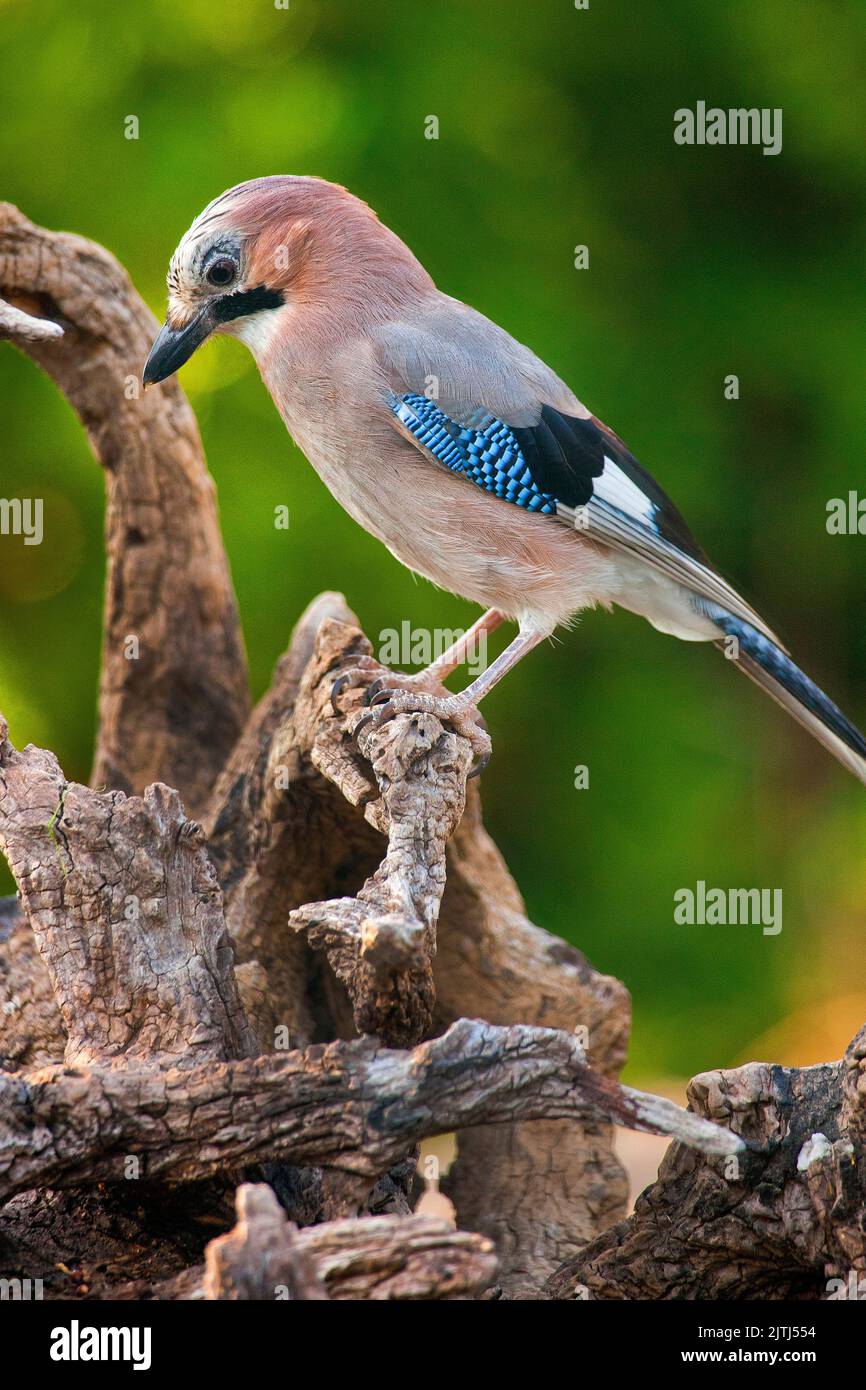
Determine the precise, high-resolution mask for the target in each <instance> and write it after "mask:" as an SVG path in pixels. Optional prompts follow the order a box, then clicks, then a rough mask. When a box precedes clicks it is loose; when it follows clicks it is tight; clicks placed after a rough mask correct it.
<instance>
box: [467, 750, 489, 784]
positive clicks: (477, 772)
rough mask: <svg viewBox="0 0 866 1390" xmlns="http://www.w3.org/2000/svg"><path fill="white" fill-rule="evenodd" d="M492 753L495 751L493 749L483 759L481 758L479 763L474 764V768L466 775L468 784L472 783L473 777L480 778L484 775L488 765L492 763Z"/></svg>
mask: <svg viewBox="0 0 866 1390" xmlns="http://www.w3.org/2000/svg"><path fill="white" fill-rule="evenodd" d="M492 751H493V750H492V749H489V750H488V751H487V752H486V753H485V754H484V755H483V757H480V758H479V759H478V762H477V763H473V765H472V767H471V768H470V769H469V771H468V772H467V774H466V781H467V782H471V781H472V778H473V777H480V776H481V774H482V772H483V771H484V769H485V768H486V766H487V764H488V763H489V762H490V758H491V754H492Z"/></svg>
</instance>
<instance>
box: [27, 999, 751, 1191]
mask: <svg viewBox="0 0 866 1390" xmlns="http://www.w3.org/2000/svg"><path fill="white" fill-rule="evenodd" d="M587 1116H590V1117H598V1116H606V1117H607V1118H608V1119H611V1120H615V1121H618V1122H619V1123H621V1124H626V1125H628V1126H630V1127H631V1128H633V1129H639V1130H644V1131H646V1132H647V1133H651V1134H672V1135H673V1134H675V1135H677V1136H679V1137H680V1138H682V1139H684V1140H685V1141H686V1142H687V1143H689V1144H692V1145H694V1146H696V1147H698V1148H701V1149H706V1150H707V1151H709V1152H711V1153H722V1154H727V1153H731V1152H735V1153H736V1152H739V1151H741V1150H742V1148H743V1145H742V1142H741V1141H740V1140H738V1139H737V1138H736V1137H735V1136H733V1135H731V1134H729V1133H728V1132H727V1131H726V1130H725V1129H723V1128H720V1127H719V1126H717V1125H713V1124H709V1123H707V1122H706V1121H704V1120H701V1119H699V1118H698V1117H696V1116H693V1115H690V1114H689V1113H688V1112H687V1111H685V1110H681V1109H680V1108H679V1107H678V1106H676V1105H674V1104H673V1103H672V1102H670V1101H666V1100H664V1099H661V1098H659V1097H657V1096H650V1095H645V1094H644V1093H642V1092H640V1091H634V1090H632V1089H631V1088H629V1087H627V1086H620V1085H618V1084H617V1083H616V1082H614V1081H610V1080H608V1079H607V1078H605V1077H600V1076H598V1075H597V1073H595V1072H593V1071H592V1070H591V1069H590V1068H589V1067H587V1065H586V1062H585V1059H584V1055H583V1050H582V1048H581V1047H580V1044H579V1043H578V1042H577V1041H576V1039H574V1038H572V1037H570V1036H569V1035H568V1034H565V1033H557V1032H555V1031H553V1030H550V1029H544V1028H529V1027H525V1026H515V1027H512V1028H498V1027H496V1026H494V1025H493V1024H488V1023H482V1022H480V1021H472V1020H468V1019H464V1020H463V1021H462V1022H460V1023H455V1024H453V1025H452V1026H451V1028H449V1030H448V1032H447V1033H444V1034H443V1035H442V1037H441V1038H434V1039H432V1041H430V1042H426V1043H421V1044H420V1045H419V1046H418V1047H416V1048H414V1049H413V1050H412V1051H410V1052H404V1051H398V1050H396V1049H386V1048H383V1047H381V1045H380V1044H378V1043H377V1042H375V1041H374V1040H373V1039H362V1040H359V1041H357V1042H335V1043H330V1044H329V1045H328V1046H326V1047H322V1046H318V1045H317V1046H314V1047H312V1048H306V1049H304V1050H303V1051H300V1052H290V1053H287V1054H286V1055H285V1056H270V1057H256V1058H253V1059H242V1060H240V1061H236V1062H225V1063H222V1064H220V1065H215V1064H213V1063H210V1064H208V1065H207V1066H195V1067H190V1068H188V1069H186V1070H183V1071H181V1070H168V1071H165V1070H160V1069H158V1068H157V1067H154V1066H141V1065H137V1064H135V1063H132V1064H130V1065H129V1066H126V1067H122V1068H120V1067H115V1068H114V1069H111V1070H109V1069H107V1068H97V1067H76V1068H70V1067H64V1068H46V1069H44V1070H42V1071H40V1072H36V1073H33V1074H32V1075H26V1074H16V1075H15V1076H11V1077H3V1076H0V1200H2V1199H3V1198H4V1197H8V1196H12V1195H13V1194H14V1193H16V1192H21V1191H24V1190H26V1189H27V1188H29V1187H34V1186H46V1187H54V1188H62V1187H72V1186H79V1185H81V1184H82V1183H88V1182H103V1183H111V1182H120V1183H122V1182H126V1181H127V1180H128V1178H127V1160H128V1159H129V1157H130V1155H133V1156H135V1157H136V1158H137V1160H138V1162H139V1170H140V1172H141V1175H142V1176H143V1177H145V1178H146V1179H148V1180H151V1181H152V1180H155V1179H157V1178H158V1179H162V1180H172V1181H186V1182H189V1181H193V1180H198V1179H201V1178H209V1177H212V1176H214V1175H215V1174H218V1173H225V1172H226V1171H232V1170H234V1169H235V1168H237V1167H238V1166H240V1165H242V1164H245V1163H253V1162H257V1161H265V1160H269V1159H283V1160H287V1161H289V1162H292V1163H295V1164H302V1165H307V1166H311V1167H317V1166H321V1167H325V1168H333V1169H336V1170H338V1172H340V1173H342V1174H344V1175H346V1176H347V1178H349V1179H350V1180H352V1182H353V1185H354V1189H355V1191H356V1194H357V1198H356V1200H357V1204H358V1206H360V1205H361V1203H362V1202H363V1201H364V1200H365V1199H366V1197H367V1194H368V1193H369V1191H370V1189H371V1187H372V1183H373V1181H374V1180H375V1179H376V1178H377V1177H379V1176H381V1174H383V1173H385V1172H386V1171H387V1170H388V1169H389V1168H390V1167H391V1166H392V1165H393V1164H394V1163H396V1162H399V1161H400V1159H401V1158H402V1157H403V1155H404V1154H405V1152H406V1150H407V1149H409V1148H411V1147H412V1145H414V1144H416V1143H417V1142H418V1141H419V1140H421V1139H424V1138H426V1137H428V1136H431V1135H435V1134H443V1133H447V1132H448V1131H449V1130H453V1129H462V1128H464V1127H466V1126H471V1125H476V1124H479V1123H485V1124H498V1123H510V1122H513V1121H516V1120H532V1119H542V1118H545V1117H552V1118H554V1119H573V1120H582V1119H585V1118H586V1117H587Z"/></svg>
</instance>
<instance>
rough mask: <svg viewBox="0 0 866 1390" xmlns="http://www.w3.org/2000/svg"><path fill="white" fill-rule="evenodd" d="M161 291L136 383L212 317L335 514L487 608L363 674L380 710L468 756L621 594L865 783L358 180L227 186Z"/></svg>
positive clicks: (633, 491)
mask: <svg viewBox="0 0 866 1390" xmlns="http://www.w3.org/2000/svg"><path fill="white" fill-rule="evenodd" d="M168 291H169V300H168V315H167V318H166V322H165V325H164V327H163V328H162V329H161V330H160V332H159V335H158V337H157V338H156V341H155V342H154V344H153V348H152V350H151V353H150V355H149V357H148V359H147V363H146V365H145V368H144V375H143V381H144V384H145V386H149V385H151V384H152V383H154V382H159V381H163V380H164V379H165V378H166V377H168V376H170V375H171V374H172V373H173V372H175V371H177V369H178V368H179V367H180V366H182V365H183V363H184V362H186V361H187V359H188V358H189V357H190V356H191V354H192V353H193V352H194V351H195V349H196V348H197V347H199V345H200V344H201V343H203V342H204V341H205V339H206V338H208V337H209V336H210V335H211V334H212V333H215V332H222V333H231V334H234V335H235V336H236V337H238V338H240V339H241V340H242V341H243V342H244V343H246V344H247V346H248V347H249V348H250V350H251V351H252V353H253V355H254V357H255V359H256V362H257V364H258V367H259V371H260V373H261V375H262V378H263V380H264V383H265V385H266V387H267V389H268V391H269V392H270V394H271V397H272V398H273V401H274V404H275V405H276V407H277V409H278V411H279V412H280V414H281V416H282V417H283V420H284V422H285V424H286V426H287V428H288V430H289V432H290V433H291V435H292V436H293V437H294V439H295V441H296V442H297V444H298V445H299V446H300V448H301V449H302V450H303V452H304V453H305V454H306V456H307V458H308V459H309V461H310V463H311V464H312V465H313V467H314V468H315V470H316V472H317V473H318V474H319V476H320V477H321V478H322V480H323V481H324V483H325V484H326V486H327V487H328V488H329V489H330V490H331V492H332V493H333V495H334V496H335V497H336V499H337V501H338V502H340V503H341V504H342V506H343V507H344V508H345V509H346V511H347V512H348V513H349V514H350V516H352V517H354V519H355V520H356V521H358V522H360V524H361V525H362V526H363V527H364V528H365V529H366V530H367V531H369V532H371V534H372V535H374V536H377V537H378V538H379V540H380V541H382V542H383V544H384V545H386V546H387V548H388V549H389V550H390V551H391V553H392V554H393V555H395V556H396V557H397V559H398V560H400V561H402V563H403V564H404V565H406V566H408V568H409V569H411V570H413V571H415V573H417V574H421V575H424V576H425V577H426V578H427V579H430V580H432V582H433V583H434V584H437V585H439V586H440V587H441V588H443V589H447V590H450V591H451V592H453V593H457V594H461V595H462V596H463V597H464V598H467V599H471V600H472V601H473V602H475V603H478V604H480V605H482V606H483V608H484V609H485V610H486V611H485V612H484V614H483V616H482V617H481V618H479V620H478V622H477V623H476V624H475V626H474V627H473V628H471V629H470V630H469V632H468V633H467V634H466V636H465V637H464V638H463V639H461V640H460V641H458V642H457V643H456V644H455V645H454V646H453V647H452V648H451V649H450V650H449V651H447V652H446V653H444V654H443V656H442V657H440V658H439V659H438V660H437V661H436V662H434V664H433V665H432V666H430V667H429V668H428V669H427V670H426V671H424V672H422V673H420V674H419V675H416V676H405V677H404V676H401V677H399V678H398V681H397V683H396V688H391V689H382V688H381V686H382V682H381V680H380V681H379V682H377V683H374V684H373V685H372V686H371V696H372V703H373V704H374V705H375V706H376V714H377V717H380V718H385V717H389V716H390V715H393V714H394V713H395V712H397V711H416V710H418V711H420V710H429V711H430V712H432V713H434V714H436V715H438V716H439V717H440V718H442V719H444V720H446V721H448V722H450V723H451V724H452V726H453V727H455V728H456V729H457V730H458V731H459V732H462V733H464V734H465V735H466V736H467V737H469V738H470V739H471V741H472V742H473V746H474V747H475V749H476V751H477V752H478V753H479V754H480V755H481V756H482V757H484V756H486V754H487V752H488V751H489V742H488V740H487V738H486V734H484V732H483V730H482V728H481V727H480V724H479V722H478V720H477V712H476V707H477V705H478V702H479V701H480V700H481V699H482V698H483V697H484V696H485V695H486V694H487V693H488V692H489V691H490V690H491V689H492V688H493V686H494V685H496V683H497V682H498V681H499V680H500V679H501V678H502V676H504V675H505V673H506V671H509V670H510V669H511V668H512V667H513V666H514V665H515V664H516V663H517V662H518V661H519V660H520V659H521V657H523V656H525V655H526V653H527V652H529V651H531V650H532V648H533V647H535V646H536V645H537V644H538V643H539V642H541V641H542V640H543V639H544V638H546V637H549V636H550V635H551V634H552V633H553V631H554V629H555V628H556V627H557V626H559V625H560V624H563V623H568V622H569V621H570V620H572V619H573V618H574V616H575V615H576V614H577V613H579V612H580V610H581V609H584V608H590V607H593V606H594V605H595V604H602V605H603V606H604V607H606V608H610V607H611V606H612V605H614V604H619V606H620V607H622V608H626V609H630V610H631V611H632V612H634V613H640V614H642V615H643V616H644V617H645V618H647V619H648V620H649V621H650V623H652V625H653V626H654V627H656V628H658V629H659V630H660V631H661V632H666V633H671V634H673V635H674V636H676V637H680V638H683V639H684V640H686V641H690V642H716V643H717V644H718V645H720V646H721V647H723V649H724V650H725V651H726V652H727V653H728V654H729V655H733V656H734V657H735V658H736V661H735V664H736V665H737V666H738V667H739V669H740V670H742V671H744V672H745V673H746V675H748V676H750V677H751V678H752V679H753V680H754V681H756V682H757V684H758V685H760V686H762V687H763V688H764V690H766V691H767V692H768V693H769V694H770V695H772V696H773V698H774V699H776V700H777V701H778V702H779V703H780V704H781V705H783V706H784V707H785V708H786V709H787V710H789V711H790V713H791V714H793V716H794V717H795V718H796V719H798V720H799V721H800V722H801V723H802V724H804V725H805V726H806V728H807V729H809V730H810V732H811V733H812V734H813V735H814V736H815V738H817V739H818V740H819V742H821V743H823V744H824V745H825V747H826V748H828V749H829V750H830V751H831V752H832V753H833V754H834V755H835V756H836V757H837V758H838V759H839V761H840V762H842V763H844V764H845V766H846V767H847V768H849V769H850V770H851V771H852V772H853V773H854V774H855V776H856V777H859V778H860V780H861V781H864V782H866V739H864V737H863V735H862V734H861V733H860V732H859V730H858V729H856V728H855V727H854V725H853V724H851V722H850V721H849V720H848V719H847V718H846V717H845V715H844V714H843V713H842V712H841V710H839V709H838V708H837V706H836V705H835V704H833V702H832V701H831V700H830V699H829V698H828V697H827V696H826V695H825V694H824V693H823V691H821V690H819V689H818V687H817V686H816V685H815V684H814V683H813V682H812V681H811V680H810V679H809V677H808V676H806V675H804V673H803V672H802V671H801V670H800V669H799V668H798V667H797V666H796V665H795V664H794V662H793V661H792V660H791V658H790V657H789V656H788V654H787V652H786V651H785V649H784V647H783V646H782V644H781V642H780V641H779V639H778V638H777V637H775V636H774V635H773V633H772V631H771V630H770V628H769V627H768V626H767V624H766V623H765V622H764V621H763V619H762V618H761V617H759V616H758V614H757V613H756V612H755V611H754V610H753V609H752V608H750V607H749V605H748V604H747V603H746V602H745V601H744V600H743V599H742V598H740V596H739V594H738V593H737V592H736V591H735V590H734V589H733V588H732V587H731V585H730V584H728V583H727V582H726V581H725V580H724V579H723V578H722V577H721V575H720V574H719V573H718V571H717V570H716V569H715V568H714V567H713V566H712V565H711V564H710V562H709V561H708V560H707V558H706V556H705V555H704V554H703V552H702V551H701V549H700V547H699V546H698V545H697V544H696V542H695V540H694V539H693V537H692V536H691V534H690V532H689V530H688V528H687V526H686V524H685V522H684V521H683V518H682V517H681V516H680V514H679V512H678V511H677V509H676V507H674V505H673V503H672V502H671V501H670V500H669V499H668V497H667V496H666V495H665V493H664V492H663V491H662V490H661V488H660V487H659V486H658V484H657V483H655V482H654V481H653V479H652V478H651V477H650V476H649V474H648V473H646V472H645V471H644V469H643V468H642V467H641V466H640V464H639V463H638V462H637V460H636V459H635V458H634V457H633V456H632V454H631V453H630V452H629V450H628V449H627V448H626V446H625V445H624V444H623V442H622V440H621V439H619V438H618V437H617V435H615V434H614V433H613V431H612V430H610V429H608V427H607V426H606V425H604V424H602V422H601V421H600V420H598V419H597V418H596V417H595V416H594V415H592V414H591V413H590V412H589V411H588V410H587V409H586V407H585V406H583V405H582V404H581V403H580V401H579V400H578V399H577V397H576V396H574V395H573V394H572V392H571V391H570V390H569V388H568V387H567V386H566V385H565V384H564V382H562V381H560V379H559V378H558V377H557V376H556V375H555V374H554V372H552V371H551V370H550V368H549V367H546V366H545V365H544V363H543V362H541V361H540V360H539V358H538V357H536V356H535V354H534V353H533V352H531V351H530V350H529V348H526V347H524V346H523V345H522V344H521V343H518V342H516V341H515V340H514V338H512V337H511V336H510V335H509V334H508V333H506V332H505V330H504V329H502V328H499V327H498V326H497V325H496V324H495V323H491V322H490V320H489V319H487V318H485V317H484V316H483V315H482V314H480V313H477V312H476V310H475V309H471V308H470V307H469V306H468V305H466V304H462V303H461V302H460V301H459V300H457V299H452V298H450V297H449V296H448V295H446V294H443V293H441V292H440V291H439V290H438V289H437V288H436V286H435V284H434V283H433V281H432V279H431V278H430V276H429V275H428V274H427V272H426V270H425V269H424V268H423V266H421V265H420V264H419V262H418V261H417V260H416V259H415V257H414V256H413V254H412V252H411V251H410V250H409V248H408V247H407V246H405V245H404V243H403V242H402V241H401V240H400V239H399V237H397V236H396V235H395V234H394V233H393V232H391V231H389V230H388V228H387V227H385V226H383V225H382V223H381V222H380V221H379V220H378V218H377V217H376V215H375V214H374V213H373V212H372V211H371V210H370V208H368V207H367V205H366V204H365V203H363V202H361V201H360V200H359V199H358V198H356V197H354V196H353V195H352V194H350V193H348V192H347V191H346V190H345V189H343V188H339V187H337V186H336V185H334V184H331V183H327V182H325V181H324V180H321V179H315V178H300V177H291V176H274V177H271V178H261V179H253V180H251V181H250V182H248V183H242V184H239V185H238V186H237V187H235V188H231V189H229V190H228V192H226V193H223V194H221V196H220V197H219V198H216V199H215V200H214V201H213V202H212V203H210V204H209V205H208V207H206V208H205V210H204V212H203V213H202V214H201V215H200V216H199V217H197V218H196V220H195V221H194V222H193V224H192V226H191V227H190V229H189V231H188V232H187V233H186V235H185V236H184V237H183V239H182V240H181V242H180V245H179V246H178V248H177V250H176V251H175V253H174V256H173V257H172V260H171V266H170V269H169V273H168ZM506 619H510V620H512V621H515V622H516V623H517V624H518V634H517V636H516V637H515V638H514V640H513V641H512V642H511V643H510V645H509V646H507V647H506V648H505V650H504V651H503V652H502V654H501V655H500V656H498V657H497V658H496V659H495V660H494V661H493V662H492V663H491V665H490V666H488V667H487V669H486V670H485V671H484V672H483V673H482V674H481V675H479V676H478V677H477V678H476V679H475V680H473V681H472V682H471V684H470V685H468V686H467V687H466V689H465V690H463V691H461V692H460V693H459V694H449V693H448V692H447V691H444V690H443V689H442V686H441V682H442V680H443V679H444V678H445V677H446V676H448V675H449V674H450V673H451V672H452V671H454V670H455V669H456V668H457V667H458V666H459V665H461V664H462V663H463V661H464V660H465V659H466V656H467V653H468V652H469V651H470V650H471V649H472V644H473V643H474V641H475V640H476V639H477V637H478V635H479V633H480V632H484V631H488V632H489V631H491V630H492V629H494V628H495V627H496V626H498V624H499V623H501V622H503V621H504V620H506ZM360 664H361V665H362V666H363V664H364V663H363V661H361V662H360ZM374 664H375V663H372V662H370V665H371V666H373V665H374ZM341 684H342V682H339V683H338V684H337V685H336V686H335V697H336V695H337V693H338V690H339V687H340V685H341Z"/></svg>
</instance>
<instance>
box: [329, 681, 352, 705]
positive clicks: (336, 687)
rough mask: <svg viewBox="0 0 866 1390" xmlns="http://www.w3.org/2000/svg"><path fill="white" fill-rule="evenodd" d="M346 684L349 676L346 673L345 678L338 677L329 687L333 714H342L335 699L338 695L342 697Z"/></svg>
mask: <svg viewBox="0 0 866 1390" xmlns="http://www.w3.org/2000/svg"><path fill="white" fill-rule="evenodd" d="M348 683H349V676H348V673H347V674H346V675H345V676H338V677H337V679H336V680H335V681H334V684H333V685H332V686H331V709H332V710H333V711H334V713H335V714H342V713H343V711H342V710H341V709H340V706H339V705H338V704H337V697H338V695H342V693H343V691H344V690H345V688H346V686H347V685H348Z"/></svg>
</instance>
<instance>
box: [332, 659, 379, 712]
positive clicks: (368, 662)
mask: <svg viewBox="0 0 866 1390" xmlns="http://www.w3.org/2000/svg"><path fill="white" fill-rule="evenodd" d="M338 666H340V667H342V670H340V672H339V674H338V676H337V678H336V680H335V681H334V684H333V685H332V686H331V708H332V709H333V711H334V713H335V714H343V713H344V712H345V711H343V710H342V709H341V708H340V706H339V704H338V703H337V701H338V700H339V698H340V696H341V695H342V694H343V692H344V691H345V690H348V689H349V687H350V686H353V685H362V684H363V683H364V682H369V678H370V674H371V672H372V673H378V674H379V678H380V679H381V676H382V663H381V661H377V660H376V658H375V657H373V656H366V655H363V654H351V655H349V656H346V657H344V658H343V660H342V661H341V662H339V663H338ZM331 669H332V670H336V669H337V668H336V667H332V668H331ZM374 683H375V682H374ZM364 700H365V703H369V701H368V699H367V693H366V692H365V695H364Z"/></svg>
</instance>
